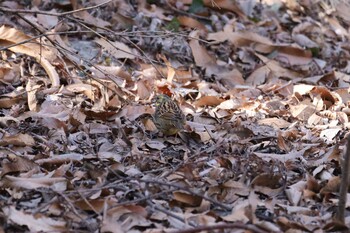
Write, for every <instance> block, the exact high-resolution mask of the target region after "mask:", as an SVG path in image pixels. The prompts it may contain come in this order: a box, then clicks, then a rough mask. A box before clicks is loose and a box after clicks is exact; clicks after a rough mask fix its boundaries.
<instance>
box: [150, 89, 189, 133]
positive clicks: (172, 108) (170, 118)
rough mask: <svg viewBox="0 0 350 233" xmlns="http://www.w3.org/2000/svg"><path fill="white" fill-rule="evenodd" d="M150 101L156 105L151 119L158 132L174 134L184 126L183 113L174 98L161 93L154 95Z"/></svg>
mask: <svg viewBox="0 0 350 233" xmlns="http://www.w3.org/2000/svg"><path fill="white" fill-rule="evenodd" d="M152 102H153V103H155V106H156V111H155V113H154V115H153V121H154V124H155V125H156V127H157V129H158V130H159V131H160V132H162V133H163V134H165V135H174V134H176V133H177V132H179V131H180V130H182V129H183V128H184V124H185V115H184V114H183V112H182V111H181V109H180V107H179V105H178V104H177V103H176V102H175V101H174V100H172V99H171V98H170V97H169V96H167V95H163V94H161V95H158V96H156V97H154V98H153V100H152Z"/></svg>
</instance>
